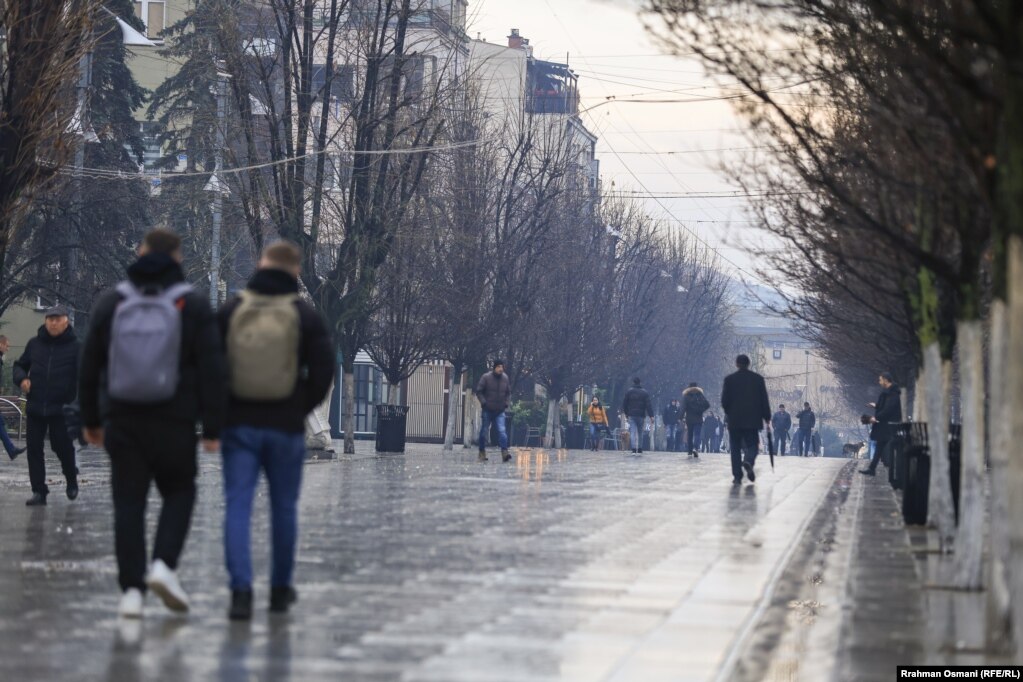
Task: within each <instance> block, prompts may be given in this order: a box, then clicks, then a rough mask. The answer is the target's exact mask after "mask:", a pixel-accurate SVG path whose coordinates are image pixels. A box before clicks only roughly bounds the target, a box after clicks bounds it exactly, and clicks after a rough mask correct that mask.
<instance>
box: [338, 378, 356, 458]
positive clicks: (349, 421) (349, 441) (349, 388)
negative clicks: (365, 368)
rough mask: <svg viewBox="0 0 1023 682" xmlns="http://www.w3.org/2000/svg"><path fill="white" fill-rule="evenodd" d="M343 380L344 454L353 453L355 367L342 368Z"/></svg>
mask: <svg viewBox="0 0 1023 682" xmlns="http://www.w3.org/2000/svg"><path fill="white" fill-rule="evenodd" d="M343 375H344V382H345V418H344V424H343V425H342V427H341V428H342V430H343V431H344V432H345V454H346V455H354V454H355V369H354V368H352V369H348V368H347V367H346V368H344V370H343Z"/></svg>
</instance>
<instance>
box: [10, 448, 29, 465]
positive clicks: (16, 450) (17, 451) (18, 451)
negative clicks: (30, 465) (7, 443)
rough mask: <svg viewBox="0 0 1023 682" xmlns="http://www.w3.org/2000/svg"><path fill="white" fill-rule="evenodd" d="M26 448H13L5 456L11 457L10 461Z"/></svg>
mask: <svg viewBox="0 0 1023 682" xmlns="http://www.w3.org/2000/svg"><path fill="white" fill-rule="evenodd" d="M27 449H28V448H14V450H12V451H11V452H8V453H7V456H8V457H10V458H11V461H12V462H13V461H14V460H16V459H18V455H20V454H21V453H23V452H25V450H27Z"/></svg>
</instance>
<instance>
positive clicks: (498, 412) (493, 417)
mask: <svg viewBox="0 0 1023 682" xmlns="http://www.w3.org/2000/svg"><path fill="white" fill-rule="evenodd" d="M476 399H477V400H479V401H480V407H481V408H482V415H481V419H480V435H479V445H480V454H479V460H480V461H481V462H486V461H487V437H488V436H489V435H490V425H491V423H495V424H497V440H498V444H499V445H500V446H501V461H503V462H508V461H511V453H510V452H508V426H507V425H508V421H507V417H506V415H505V411H506V410H507V409H508V405H509V403H510V402H511V379H509V378H508V375H507V374H505V371H504V363H503V362H501V361H500V360H495V361H494V368H493V370H491V371H489V372H487V373H486V374H484V375H483V376H481V377H480V380H479V383H477V384H476Z"/></svg>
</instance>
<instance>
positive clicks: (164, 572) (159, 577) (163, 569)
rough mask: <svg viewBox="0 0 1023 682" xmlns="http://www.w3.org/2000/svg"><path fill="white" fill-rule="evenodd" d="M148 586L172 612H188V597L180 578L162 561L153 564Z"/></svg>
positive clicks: (147, 581) (148, 577)
mask: <svg viewBox="0 0 1023 682" xmlns="http://www.w3.org/2000/svg"><path fill="white" fill-rule="evenodd" d="M146 585H149V589H151V590H152V591H153V592H155V593H156V595H157V596H158V597H160V599H162V600H163V603H164V605H165V606H166V607H167V608H168V609H170V610H171V611H179V612H185V611H188V595H187V594H186V593H185V591H184V590H183V589H181V583H179V582H178V576H177V575H176V574H175V573H174V571H172V570H171V569H170V568H169V567H168V566H167V564H165V563H163V561H161V560H160V559H157V560H156V561H154V562H153V566H152V568H150V569H149V575H148V576H146Z"/></svg>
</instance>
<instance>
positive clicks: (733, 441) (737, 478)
mask: <svg viewBox="0 0 1023 682" xmlns="http://www.w3.org/2000/svg"><path fill="white" fill-rule="evenodd" d="M735 366H736V367H737V368H738V371H737V372H735V373H734V374H729V375H728V376H727V377H725V384H724V387H723V388H722V389H721V407H723V408H724V410H725V417H726V419H727V421H728V441H729V446H730V449H731V451H732V484H733V485H739V484H741V483H742V475H743V472H745V473H746V477H747V478H749V480H750V482H753V481H755V480H757V476H756V473H755V472H754V471H753V466H754V464H755V463H756V460H757V451H758V450H759V447H760V431H762V430H763V428H764V425H765V424H766V425H767V428H768V432H770V428H771V426H770V424H771V403H770V400H769V399H768V397H767V384H766V383H765V382H764V377H762V376H760V375H759V374H757V373H756V372H753V371H751V370H750V368H749V366H750V359H749V356H747V355H740V356H739V357H737V358H736V359H735ZM744 449H745V451H746V455H745V459H744V458H743V450H744Z"/></svg>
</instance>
